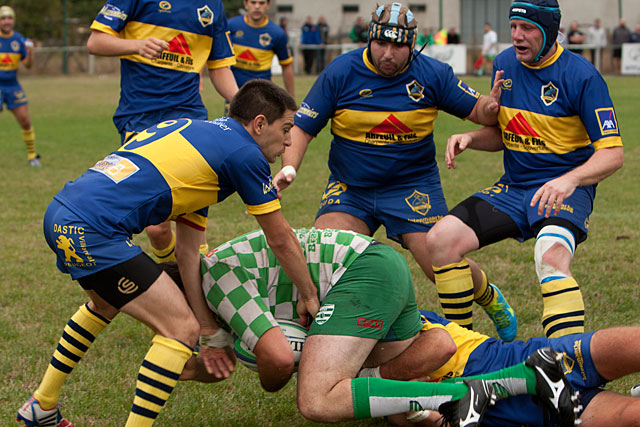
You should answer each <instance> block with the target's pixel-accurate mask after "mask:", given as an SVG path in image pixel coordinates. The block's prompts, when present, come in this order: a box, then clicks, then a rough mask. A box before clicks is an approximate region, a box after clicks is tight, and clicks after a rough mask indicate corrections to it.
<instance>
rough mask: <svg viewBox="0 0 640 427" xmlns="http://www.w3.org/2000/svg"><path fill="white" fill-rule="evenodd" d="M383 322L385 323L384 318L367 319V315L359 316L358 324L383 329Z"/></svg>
mask: <svg viewBox="0 0 640 427" xmlns="http://www.w3.org/2000/svg"><path fill="white" fill-rule="evenodd" d="M383 324H384V321H383V320H375V319H367V318H365V317H358V322H357V323H356V326H361V327H363V328H372V329H382V325H383Z"/></svg>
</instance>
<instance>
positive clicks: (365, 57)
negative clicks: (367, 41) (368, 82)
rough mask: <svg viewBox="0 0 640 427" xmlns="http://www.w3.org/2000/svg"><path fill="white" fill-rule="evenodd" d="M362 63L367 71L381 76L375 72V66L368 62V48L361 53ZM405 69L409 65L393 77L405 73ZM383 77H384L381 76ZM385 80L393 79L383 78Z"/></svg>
mask: <svg viewBox="0 0 640 427" xmlns="http://www.w3.org/2000/svg"><path fill="white" fill-rule="evenodd" d="M362 62H364V65H366V66H367V68H368V69H370V70H371V71H373V72H374V73H376V74H377V75H379V76H382V74H380V73H379V72H378V70H376V66H375V65H373V63H371V61H369V48H368V47H365V48H364V50H363V51H362ZM407 68H409V65H407V66H406V67H404V68H403V69H402V71H400V72H399V73H398V74H397V75H395V76H394V77H398V76H399V75H400V74H402V73H404V72H405V71H407ZM382 77H385V76H382ZM385 78H393V77H385Z"/></svg>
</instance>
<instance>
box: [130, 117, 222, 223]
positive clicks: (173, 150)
mask: <svg viewBox="0 0 640 427" xmlns="http://www.w3.org/2000/svg"><path fill="white" fill-rule="evenodd" d="M174 124H175V121H168V122H165V123H161V124H159V125H158V128H162V127H164V126H172V125H174ZM190 124H191V120H189V121H187V123H186V124H185V125H184V126H183V128H182V129H184V128H185V127H187V126H189V125H190ZM154 135H155V134H154V133H149V132H147V131H144V132H141V133H139V134H137V135H136V136H135V137H134V138H133V139H132V140H131V141H144V140H145V139H148V138H151V137H153V136H154ZM131 141H130V142H131ZM127 151H130V152H132V153H136V154H138V155H140V156H142V157H144V158H146V159H148V160H149V161H151V162H152V163H153V165H154V166H155V167H156V168H157V169H158V172H160V174H161V175H162V177H163V178H164V179H165V181H166V182H167V185H168V186H169V187H170V188H171V195H172V197H173V208H172V211H171V215H170V217H169V218H168V219H175V218H176V217H178V216H183V218H184V219H187V217H188V218H194V216H193V215H187V216H185V214H191V213H192V212H194V211H196V210H198V209H201V208H202V207H204V206H209V205H213V204H215V203H217V202H218V190H220V186H219V182H218V175H217V174H216V172H215V171H214V170H213V169H211V166H209V164H208V163H207V162H206V160H205V159H204V158H203V157H202V155H200V153H199V152H198V150H196V149H195V147H194V146H193V145H191V144H190V143H189V141H187V140H186V139H185V138H184V137H183V136H182V135H181V134H180V130H177V131H173V132H171V133H170V134H168V135H166V136H164V137H163V138H162V144H146V145H142V146H140V147H137V148H133V149H127ZM180 176H188V177H189V179H190V181H189V182H183V181H181V180H180V179H178V178H177V177H180ZM196 218H200V217H199V216H196ZM189 220H190V222H193V223H195V224H197V225H201V223H202V220H199V221H196V220H191V219H189ZM205 224H206V222H205Z"/></svg>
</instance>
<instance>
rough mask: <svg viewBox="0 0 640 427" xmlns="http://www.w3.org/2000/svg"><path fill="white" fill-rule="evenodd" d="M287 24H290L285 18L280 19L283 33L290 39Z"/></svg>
mask: <svg viewBox="0 0 640 427" xmlns="http://www.w3.org/2000/svg"><path fill="white" fill-rule="evenodd" d="M287 24H289V20H288V19H287V18H286V17H285V16H283V17H282V18H280V28H282V31H284V33H285V35H286V36H287V37H289V31H288V30H287Z"/></svg>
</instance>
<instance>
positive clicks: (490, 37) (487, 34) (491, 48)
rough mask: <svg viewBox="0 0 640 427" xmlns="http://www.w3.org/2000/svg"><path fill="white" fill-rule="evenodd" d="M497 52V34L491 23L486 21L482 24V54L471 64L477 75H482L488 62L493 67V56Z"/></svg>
mask: <svg viewBox="0 0 640 427" xmlns="http://www.w3.org/2000/svg"><path fill="white" fill-rule="evenodd" d="M497 54H498V34H496V32H495V31H493V29H492V28H491V24H489V23H488V22H487V23H486V24H484V35H483V36H482V55H480V58H478V60H477V61H476V62H475V64H473V67H474V70H475V73H476V74H477V75H478V76H482V75H484V73H485V72H486V71H487V70H486V67H487V64H489V65H490V66H491V67H493V58H495V57H496V55H497ZM489 74H491V69H489Z"/></svg>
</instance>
